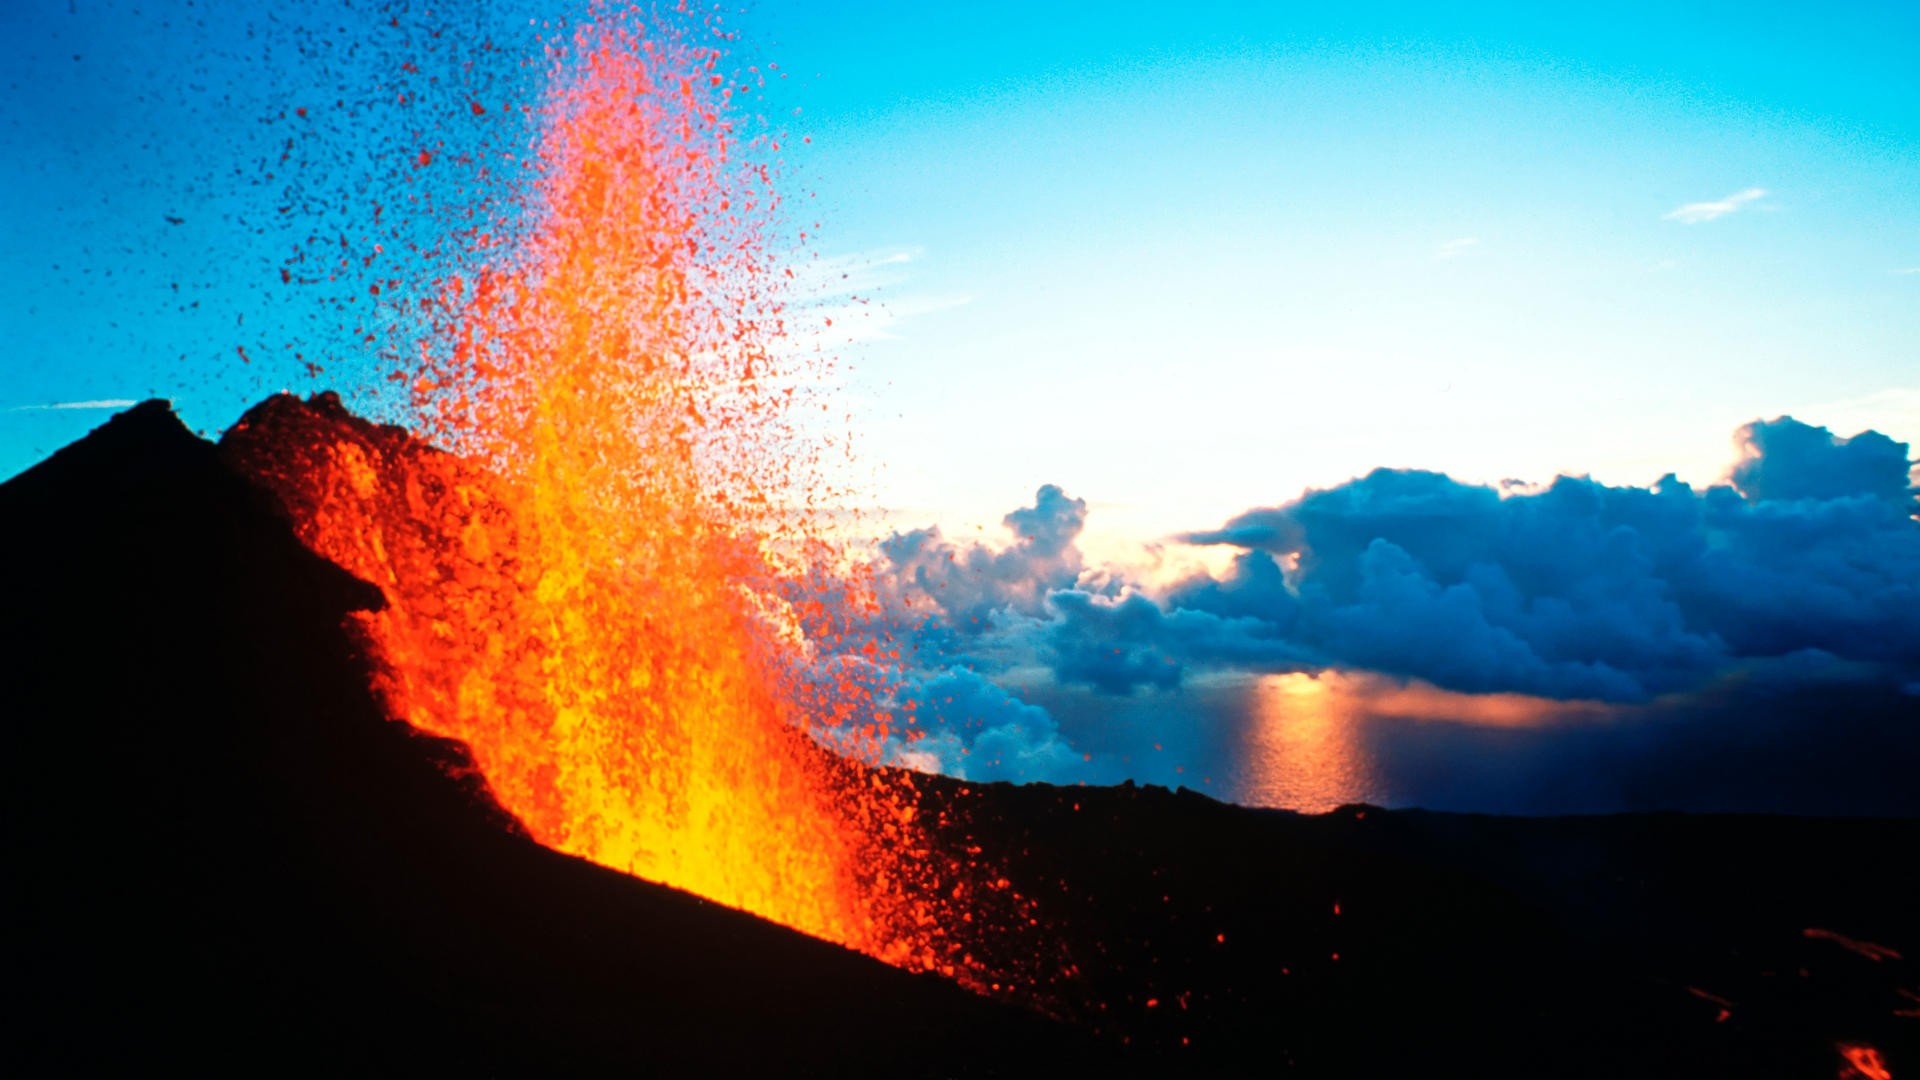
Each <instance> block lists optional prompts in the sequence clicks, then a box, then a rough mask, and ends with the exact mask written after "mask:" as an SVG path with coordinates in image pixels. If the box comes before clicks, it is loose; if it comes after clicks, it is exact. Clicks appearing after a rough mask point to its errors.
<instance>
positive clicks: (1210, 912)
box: [0, 401, 1920, 1077]
mask: <svg viewBox="0 0 1920 1080" xmlns="http://www.w3.org/2000/svg"><path fill="white" fill-rule="evenodd" d="M279 407H280V408H281V409H282V411H289V410H290V411H291V412H290V413H289V415H292V416H293V417H294V419H298V420H300V421H301V422H312V423H316V424H325V423H330V422H346V421H347V420H349V419H350V418H348V417H346V414H345V413H344V411H341V410H338V409H337V406H335V405H333V404H331V403H326V402H322V403H319V404H317V405H313V404H310V405H306V406H302V405H300V404H299V403H297V402H291V401H282V402H280V403H279ZM381 437H382V438H388V439H394V440H403V441H404V439H405V436H404V433H402V432H399V431H398V430H397V429H395V430H390V431H386V432H385V433H384V434H382V435H381ZM0 587H3V588H4V592H0V603H3V604H4V607H0V664H4V666H0V732H3V734H0V738H4V740H5V757H4V761H5V765H4V768H5V776H4V785H5V793H4V798H5V808H6V824H5V829H6V835H7V875H6V883H5V886H4V889H5V893H4V895H5V896H6V898H7V906H6V911H5V925H6V943H7V944H6V948H7V953H6V957H5V964H6V979H7V989H8V994H7V996H8V999H9V1001H10V1003H11V1009H10V1011H9V1012H8V1014H7V1026H8V1030H7V1044H6V1045H7V1051H6V1054H7V1064H8V1065H10V1066H12V1067H13V1070H12V1071H16V1072H18V1071H27V1072H59V1073H63V1074H64V1073H74V1072H82V1071H93V1070H96V1069H97V1068H98V1067H100V1066H108V1067H113V1068H116V1069H118V1070H129V1069H130V1067H135V1066H149V1065H155V1064H159V1065H165V1064H184V1063H189V1062H191V1063H194V1064H200V1063H213V1064H228V1065H233V1064H244V1065H250V1066H253V1067H254V1068H255V1069H256V1070H259V1071H267V1070H270V1071H273V1072H286V1071H303V1072H304V1071H326V1072H346V1071H352V1072H366V1071H374V1072H385V1071H400V1070H402V1069H407V1070H419V1069H426V1070H431V1071H434V1072H448V1071H455V1070H480V1071H485V1072H488V1073H496V1074H520V1073H552V1072H569V1071H587V1070H592V1071H596V1072H599V1071H611V1070H615V1069H619V1070H622V1071H647V1072H660V1073H664V1074H667V1075H683V1074H700V1075H767V1074H774V1075H787V1074H795V1073H802V1074H805V1073H813V1074H831V1075H844V1074H861V1073H864V1074H878V1075H913V1074H930V1075H972V1074H986V1073H996V1072H997V1073H1004V1074H1027V1073H1046V1074H1051V1075H1083V1074H1087V1075H1091V1074H1102V1073H1105V1074H1114V1073H1141V1074H1145V1073H1153V1074H1175V1075H1178V1074H1189V1073H1193V1074H1207V1075H1222V1076H1239V1075H1271V1074H1273V1073H1276V1072H1292V1073H1295V1074H1297V1075H1303V1076H1356V1077H1374V1076H1451V1075H1470V1076H1528V1077H1532V1076H1588V1077H1621V1076H1687V1077H1700V1076H1825V1077H1832V1076H1836V1075H1843V1074H1842V1071H1841V1070H1842V1067H1843V1064H1844V1062H1843V1059H1842V1057H1841V1054H1840V1048H1841V1047H1842V1046H1848V1045H1854V1044H1861V1045H1870V1046H1873V1047H1875V1048H1876V1049H1877V1050H1878V1051H1879V1052H1880V1053H1881V1054H1882V1055H1883V1059H1884V1062H1885V1064H1886V1065H1887V1066H1888V1068H1889V1069H1890V1071H1891V1074H1892V1075H1893V1076H1895V1077H1902V1076H1905V1075H1906V1074H1907V1073H1908V1072H1910V1071H1913V1070H1914V1069H1916V1068H1920V1055H1917V1054H1916V1051H1915V1043H1916V1041H1920V1039H1917V1036H1920V1016H1915V1015H1911V1014H1913V1013H1915V1012H1920V971H1917V970H1916V965H1915V964H1914V963H1913V962H1912V961H1911V960H1908V959H1904V958H1901V957H1897V956H1894V955H1890V954H1888V953H1887V952H1885V951H1882V950H1877V949H1876V948H1875V947H1874V946H1875V945H1878V946H1883V947H1885V948H1886V949H1891V950H1893V951H1895V952H1900V953H1905V954H1907V955H1908V956H1912V955H1914V950H1916V949H1920V915H1917V914H1916V913H1920V875H1915V874H1913V873H1912V872H1911V870H1910V869H1909V864H1910V863H1911V862H1912V860H1913V852H1914V851H1916V850H1920V822H1915V821H1910V820H1902V821H1878V820H1868V819H1851V820H1814V819H1794V818H1778V817H1735V816H1711V815H1696V816H1684V815H1629V816H1619V817H1601V818H1573V819H1502V818H1486V817H1475V816H1469V815H1448V814H1428V813H1421V812H1391V813H1390V812H1385V811H1381V810H1377V809H1372V808H1366V807H1350V808H1346V809H1343V810H1341V811H1337V812H1335V813H1332V814H1327V815H1321V816H1317V817H1306V816H1300V815H1294V814H1287V813H1281V812H1275V811H1259V810H1248V809H1243V808H1239V807H1232V806H1226V805H1222V804H1219V803H1216V802H1213V801H1211V800H1209V799H1206V798H1203V797H1201V796H1198V795H1195V794H1192V793H1188V792H1167V791H1165V790H1162V789H1157V788H1136V787H1133V786H1131V785H1127V786H1123V787H1119V788H1104V789H1094V788H1053V787H1046V786H1040V785H1035V786H1030V787H1018V788H1017V787H1011V786H1008V785H990V786H979V785H968V784H963V783H959V782H955V781H946V780H939V779H929V780H928V781H926V782H925V783H924V784H923V785H922V789H923V791H924V792H925V797H926V799H927V800H928V802H929V804H930V805H929V809H931V810H938V811H944V820H945V821H946V822H947V823H948V824H947V826H946V827H947V828H948V829H949V830H950V839H951V841H952V842H953V843H955V844H965V845H968V846H977V847H979V848H980V849H982V851H983V853H984V855H985V856H986V857H988V858H991V859H996V860H999V861H1000V862H1001V863H1002V864H1003V865H1004V866H1005V867H1006V872H1007V875H1008V876H1009V877H1010V878H1012V879H1013V880H1014V882H1015V884H1016V886H1017V887H1018V888H1019V891H1021V892H1023V893H1025V894H1026V895H1029V896H1032V897H1035V898H1037V899H1038V901H1039V902H1040V904H1041V913H1042V915H1043V916H1044V918H1045V920H1046V922H1047V923H1048V929H1049V932H1050V933H1051V935H1052V936H1053V937H1054V938H1055V939H1056V941H1057V944H1059V945H1060V947H1062V948H1064V949H1065V950H1067V952H1068V953H1069V954H1070V955H1071V957H1072V958H1073V959H1074V961H1075V962H1076V963H1077V964H1078V966H1079V969H1080V972H1081V974H1080V976H1079V978H1078V981H1076V982H1073V983H1072V984H1070V985H1063V986H1061V987H1060V988H1059V991H1060V997H1061V1002H1060V1005H1061V1008H1062V1010H1063V1011H1065V1012H1067V1013H1068V1014H1069V1015H1070V1016H1071V1017H1072V1018H1073V1019H1075V1020H1077V1021H1078V1022H1079V1024H1080V1030H1075V1029H1073V1028H1069V1027H1064V1026H1061V1025H1058V1024H1053V1023H1049V1022H1047V1021H1043V1020H1040V1019H1039V1018H1037V1017H1034V1016H1030V1015H1027V1014H1024V1013H1019V1012H1016V1011H1014V1010H1010V1009H1008V1008H1006V1007H1003V1006H1000V1005H996V1004H994V1003H992V1002H988V1001H985V1000H983V999H980V998H977V997H974V996H972V995H969V994H966V993H964V992H962V991H960V990H958V989H956V988H954V987H953V986H950V985H948V984H945V983H943V982H940V981H939V980H935V979H930V978H924V977H914V976H909V975H905V974H903V973H901V972H899V971H895V970H893V969H890V968H887V967H885V966H883V965H880V964H877V963H875V962H872V961H869V960H867V959H866V958H864V957H860V956H856V955H854V954H851V953H848V952H846V951H844V950H841V949H839V948H836V947H834V946H831V945H826V944H822V943H820V942H817V941H814V940H812V939H809V938H806V937H804V936H802V935H799V934H795V933H792V932H790V931H787V930H784V929H782V928H780V927H776V926H772V925H770V924H767V923H765V922H762V921H760V920H758V919H754V918H752V917H749V916H746V915H743V914H740V913H738V912H734V911H730V910H727V909H724V908H719V907H717V906H713V905H709V904H706V903H704V902H702V901H700V900H699V899H697V898H694V897H690V896H687V895H685V894H682V893H678V892H676V891H674V890H670V889H665V888H662V887H659V886H655V885H650V884H648V883H645V882H641V881H637V880H634V879H631V878H628V877H625V876H623V875H620V874H616V873H613V872H611V871H607V870H604V869H601V868H598V867H594V866H592V865H589V864H587V863H584V862H582V861H580V860H577V859H573V858H569V857H566V856H563V855H559V854H556V853H553V852H550V851H547V850H545V849H543V848H540V847H538V846H537V845H535V844H533V843H532V842H531V841H529V840H527V839H526V838H525V837H524V836H523V835H522V834H521V833H520V831H519V829H518V826H517V823H516V822H514V821H513V820H512V818H511V817H510V816H508V815H507V814H506V813H505V812H504V811H502V810H501V809H500V808H499V807H498V806H497V805H496V804H495V803H494V802H493V801H492V799H491V798H490V797H489V796H488V794H487V792H486V790H485V787H484V784H483V783H482V782H481V781H480V780H479V779H478V778H476V777H475V776H474V775H473V773H472V770H471V768H470V767H469V765H468V764H467V759H466V755H465V751H464V749H463V748H462V747H460V746H459V745H458V744H454V743H450V742H447V741H445V740H440V739H434V738H430V737H427V736H424V735H422V734H420V733H419V732H416V731H414V730H413V729H412V728H410V727H407V726H406V725H404V724H401V723H397V722H394V721H392V720H390V719H388V718H387V717H385V716H384V715H383V714H382V713H381V711H380V709H379V707H378V705H377V704H376V702H375V701H374V700H373V699H372V698H371V696H370V695H369V692H368V689H367V687H368V669H367V666H366V661H365V659H364V658H362V657H359V656H356V655H354V653H353V651H352V646H351V644H350V638H349V636H348V635H347V634H346V633H344V632H343V630H342V619H343V618H344V617H345V616H346V615H347V613H348V612H350V611H351V610H354V609H356V608H366V607H369V606H372V605H377V604H378V603H380V602H381V597H380V594H379V593H378V592H377V590H375V589H373V588H372V587H371V586H368V585H366V584H364V583H362V582H359V581H357V580H355V579H353V578H351V577H349V576H348V575H346V574H345V573H344V572H342V571H341V570H339V569H338V568H337V567H334V566H333V565H331V564H330V563H327V562H325V561H323V560H321V559H319V558H317V557H316V556H314V555H312V554H311V553H309V552H308V551H307V550H306V549H305V548H304V547H302V546H301V545H300V544H299V543H298V541H297V540H295V538H294V536H293V534H292V532H291V531H290V529H289V528H288V526H287V524H286V523H285V520H284V518H283V517H282V516H281V510H280V508H279V507H278V506H277V505H275V504H272V503H271V501H270V500H269V499H268V498H267V497H266V496H265V495H263V494H262V493H261V492H260V491H258V490H257V489H255V488H253V487H252V486H250V485H249V484H248V483H246V482H245V481H243V480H241V479H239V478H238V477H237V476H236V475H235V474H234V473H233V472H232V471H230V470H229V469H228V468H227V467H226V466H225V465H223V464H222V463H221V460H220V458H219V456H218V454H217V452H216V451H215V449H214V448H213V447H212V446H210V445H208V444H206V443H204V442H202V441H200V440H198V439H195V438H193V437H192V436H190V435H189V434H188V433H187V432H186V431H185V430H184V429H182V428H181V427H180V425H179V424H178V422H177V421H176V420H175V419H174V418H173V416H172V414H171V413H170V412H169V411H168V410H167V409H166V407H165V406H164V405H161V404H158V403H149V404H147V405H143V406H140V407H139V408H137V409H135V410H133V411H132V412H129V413H126V414H123V415H122V416H120V417H117V418H115V419H114V420H113V421H112V422H110V423H109V424H108V425H107V426H105V427H104V428H102V429H100V430H99V431H97V432H95V433H94V434H93V435H92V436H90V437H89V438H88V439H86V440H84V441H83V442H80V443H77V444H75V445H74V446H72V447H69V448H67V449H66V450H63V451H61V452H60V453H59V454H56V455H55V456H54V457H53V458H51V459H49V460H48V461H47V462H45V463H43V464H42V465H40V466H38V467H37V468H35V469H33V470H31V471H29V472H27V473H24V474H22V475H21V476H19V477H17V478H15V479H14V480H12V481H9V482H8V483H6V484H4V485H0ZM1916 719H1920V718H1916ZM941 816H942V815H941V814H929V815H928V817H929V818H930V819H933V818H940V817H941ZM1809 931H1812V933H1809ZM1094 1030H1098V1031H1099V1033H1100V1035H1099V1037H1098V1038H1097V1039H1096V1038H1095V1037H1093V1036H1092V1035H1090V1034H1088V1032H1092V1031H1094Z"/></svg>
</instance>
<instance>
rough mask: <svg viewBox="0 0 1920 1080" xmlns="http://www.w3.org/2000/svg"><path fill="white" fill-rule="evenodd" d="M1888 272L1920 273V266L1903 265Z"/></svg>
mask: <svg viewBox="0 0 1920 1080" xmlns="http://www.w3.org/2000/svg"><path fill="white" fill-rule="evenodd" d="M1887 273H1889V274H1920V266H1902V267H1900V268H1898V269H1895V270H1889V271H1887Z"/></svg>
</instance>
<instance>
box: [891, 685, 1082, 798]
mask: <svg viewBox="0 0 1920 1080" xmlns="http://www.w3.org/2000/svg"><path fill="white" fill-rule="evenodd" d="M894 702H895V705H896V708H898V709H899V710H900V715H902V716H911V717H912V722H911V723H910V724H903V725H901V726H900V727H899V728H898V729H897V730H896V732H895V734H894V735H893V736H892V737H891V738H890V740H889V744H888V747H887V752H886V757H887V758H888V759H890V760H891V762H892V763H894V764H898V765H904V766H906V767H908V768H914V769H919V770H920V771H922V772H939V773H944V774H946V775H948V776H955V777H959V778H960V779H963V780H979V781H987V782H991V781H995V780H1010V781H1013V782H1015V783H1025V782H1028V781H1034V780H1059V779H1061V778H1063V777H1064V776H1065V775H1066V774H1068V773H1070V772H1072V771H1073V770H1075V769H1077V768H1078V767H1079V766H1080V764H1081V755H1080V754H1077V753H1075V752H1074V751H1073V749H1072V747H1070V746H1068V745H1067V744H1066V742H1065V741H1064V740H1062V739H1061V737H1060V731H1059V728H1058V726H1057V725H1056V724H1055V723H1054V720H1053V716H1052V715H1051V714H1050V713H1048V712H1047V710H1045V709H1043V708H1040V707H1039V706H1036V705H1029V704H1027V703H1026V702H1023V701H1021V700H1020V699H1019V698H1017V697H1014V696H1013V695H1012V694H1010V693H1008V692H1007V691H1006V690H1004V689H1002V688H1001V687H999V686H998V685H996V684H994V683H993V682H992V681H990V680H988V679H986V678H984V677H983V676H981V675H978V674H976V673H974V672H971V671H965V670H959V669H951V668H949V669H945V670H941V671H937V672H932V673H928V674H924V675H920V676H917V677H915V678H911V679H909V680H908V681H906V682H904V683H902V684H901V685H900V687H899V688H898V690H897V691H896V696H895V698H894Z"/></svg>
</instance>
